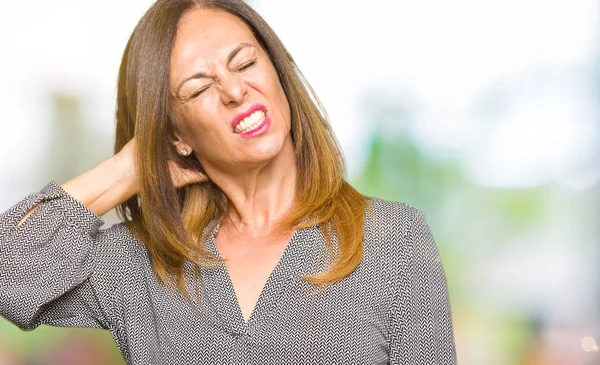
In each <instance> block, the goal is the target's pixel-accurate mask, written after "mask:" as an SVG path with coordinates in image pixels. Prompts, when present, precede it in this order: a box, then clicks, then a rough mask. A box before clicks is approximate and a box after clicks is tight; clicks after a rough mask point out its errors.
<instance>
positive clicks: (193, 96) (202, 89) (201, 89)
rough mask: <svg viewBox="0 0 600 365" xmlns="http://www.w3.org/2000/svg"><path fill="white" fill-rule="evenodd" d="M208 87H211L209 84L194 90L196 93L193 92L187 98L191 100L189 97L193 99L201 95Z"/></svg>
mask: <svg viewBox="0 0 600 365" xmlns="http://www.w3.org/2000/svg"><path fill="white" fill-rule="evenodd" d="M208 87H209V86H204V87H202V88H200V89H198V90H196V91H194V93H193V94H192V95H190V96H189V97H188V98H187V100H189V99H193V98H196V97H198V96H200V94H202V93H203V92H204V91H206V89H208Z"/></svg>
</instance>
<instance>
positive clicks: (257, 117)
mask: <svg viewBox="0 0 600 365" xmlns="http://www.w3.org/2000/svg"><path fill="white" fill-rule="evenodd" d="M264 118H265V112H263V111H262V110H257V111H255V112H254V113H252V114H250V115H249V116H247V117H246V118H244V119H243V120H242V121H241V122H239V123H238V124H237V126H235V132H236V133H244V132H248V131H251V130H253V129H255V128H256V127H258V126H259V125H260V123H262V121H263V119H264Z"/></svg>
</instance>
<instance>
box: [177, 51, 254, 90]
mask: <svg viewBox="0 0 600 365" xmlns="http://www.w3.org/2000/svg"><path fill="white" fill-rule="evenodd" d="M246 47H254V45H252V44H250V43H240V44H239V45H238V46H237V47H235V48H234V49H233V51H231V52H229V55H228V56H227V65H229V63H230V62H231V60H233V58H234V57H235V56H236V55H237V54H238V53H239V52H240V51H241V50H242V49H244V48H246ZM202 78H210V76H209V75H207V74H205V73H203V72H196V73H195V74H193V75H191V76H189V77H187V78H186V79H185V80H183V81H182V82H180V83H179V86H177V91H176V93H175V95H179V92H180V91H181V88H182V87H183V85H184V84H185V83H186V82H188V81H190V80H195V79H202Z"/></svg>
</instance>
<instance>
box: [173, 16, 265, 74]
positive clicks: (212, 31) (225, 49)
mask: <svg viewBox="0 0 600 365" xmlns="http://www.w3.org/2000/svg"><path fill="white" fill-rule="evenodd" d="M242 42H246V43H250V44H253V45H257V42H256V39H255V38H254V35H253V34H252V32H251V31H250V29H249V28H248V26H247V25H246V24H245V23H244V22H243V21H242V20H241V19H239V18H238V17H236V16H235V15H232V14H229V13H227V12H224V11H219V10H207V9H198V8H194V9H192V10H189V11H187V12H186V13H185V14H184V15H183V16H182V17H181V19H180V21H179V24H178V27H177V36H176V38H175V44H174V47H173V53H172V54H171V62H172V64H173V66H176V65H185V64H190V63H192V64H195V63H197V62H203V61H204V62H212V61H218V60H222V59H224V58H226V57H227V55H228V54H229V52H231V50H232V49H233V48H234V47H236V46H237V45H239V44H240V43H242Z"/></svg>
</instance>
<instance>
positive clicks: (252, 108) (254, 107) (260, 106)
mask: <svg viewBox="0 0 600 365" xmlns="http://www.w3.org/2000/svg"><path fill="white" fill-rule="evenodd" d="M257 110H261V111H263V112H264V113H265V114H267V107H266V106H264V105H263V104H260V103H256V104H252V105H251V106H250V107H249V108H248V109H246V110H245V111H243V112H241V113H239V114H237V115H236V116H235V117H233V119H232V120H231V129H232V130H235V127H237V125H238V124H239V123H240V122H241V121H242V120H244V118H246V117H248V116H250V115H252V113H254V112H255V111H257Z"/></svg>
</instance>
